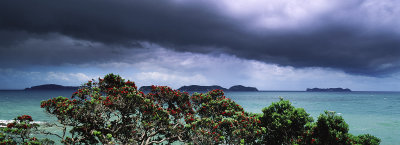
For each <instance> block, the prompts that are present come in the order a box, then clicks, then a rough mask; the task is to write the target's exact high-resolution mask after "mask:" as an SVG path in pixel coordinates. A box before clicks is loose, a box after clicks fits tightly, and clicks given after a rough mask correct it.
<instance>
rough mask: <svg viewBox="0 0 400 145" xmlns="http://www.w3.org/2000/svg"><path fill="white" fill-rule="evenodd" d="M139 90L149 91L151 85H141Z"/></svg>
mask: <svg viewBox="0 0 400 145" xmlns="http://www.w3.org/2000/svg"><path fill="white" fill-rule="evenodd" d="M139 91H142V92H150V91H151V86H141V87H140V88H139Z"/></svg>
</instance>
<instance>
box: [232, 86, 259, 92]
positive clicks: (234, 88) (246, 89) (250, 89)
mask: <svg viewBox="0 0 400 145" xmlns="http://www.w3.org/2000/svg"><path fill="white" fill-rule="evenodd" d="M228 91H236V92H238V91H241V92H257V91H258V89H257V88H255V87H245V86H242V85H236V86H232V87H230V88H229V90H228Z"/></svg>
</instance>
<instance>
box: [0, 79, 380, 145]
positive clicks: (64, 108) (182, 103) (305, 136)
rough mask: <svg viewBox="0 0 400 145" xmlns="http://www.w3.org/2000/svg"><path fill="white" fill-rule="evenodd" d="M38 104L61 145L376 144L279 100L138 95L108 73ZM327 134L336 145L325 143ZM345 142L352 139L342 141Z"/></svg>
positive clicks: (162, 89) (160, 92) (159, 91)
mask: <svg viewBox="0 0 400 145" xmlns="http://www.w3.org/2000/svg"><path fill="white" fill-rule="evenodd" d="M41 107H42V108H44V109H45V110H46V112H48V113H49V114H51V115H54V116H56V117H57V119H58V120H59V122H60V124H62V126H63V134H62V135H58V137H60V138H61V142H62V143H64V144H96V143H101V144H142V145H144V144H158V143H174V142H179V143H189V144H314V143H316V144H326V143H327V144H329V143H333V142H334V143H361V142H363V143H364V142H375V143H376V142H378V143H379V141H380V140H379V139H378V138H376V137H374V136H367V135H365V136H360V137H354V136H351V135H349V134H348V133H347V130H348V129H347V130H346V128H347V124H345V123H344V121H343V120H342V119H340V118H338V117H335V116H334V115H332V114H326V115H325V116H324V115H322V116H321V117H320V118H318V121H317V123H313V120H312V118H311V117H309V114H307V113H306V112H305V111H304V109H301V108H295V107H293V106H291V104H290V102H289V101H285V100H282V99H281V100H280V101H279V102H277V103H273V104H272V105H271V106H269V107H267V108H264V109H263V114H252V113H248V112H245V111H244V109H243V108H242V107H241V106H240V105H239V104H236V103H235V102H234V101H232V100H231V99H229V98H226V97H225V96H224V93H223V91H222V90H213V91H210V92H207V93H204V94H203V93H193V94H192V95H189V94H188V93H186V92H180V91H178V90H173V89H171V88H169V87H166V86H152V88H151V92H149V93H148V94H144V93H143V92H141V91H139V90H138V89H137V87H136V85H135V83H134V82H131V81H129V80H128V81H125V80H124V79H122V78H121V77H120V76H118V75H114V74H108V75H106V76H105V77H104V78H103V79H100V78H99V79H98V80H92V81H89V82H87V83H85V84H84V85H82V86H81V87H80V89H79V90H78V91H77V92H75V93H73V94H72V96H71V98H66V97H56V98H52V99H49V100H46V101H42V102H41ZM335 125H336V126H335ZM343 129H344V130H343ZM332 131H335V132H333V133H335V135H332ZM327 135H329V136H327ZM342 135H343V136H342ZM0 136H1V135H0ZM333 136H336V137H339V138H338V140H339V141H340V142H335V140H332V137H333ZM349 137H350V138H352V139H353V140H357V141H354V142H351V141H348V138H349ZM333 139H335V138H333ZM342 139H343V140H342ZM332 141H333V142H332Z"/></svg>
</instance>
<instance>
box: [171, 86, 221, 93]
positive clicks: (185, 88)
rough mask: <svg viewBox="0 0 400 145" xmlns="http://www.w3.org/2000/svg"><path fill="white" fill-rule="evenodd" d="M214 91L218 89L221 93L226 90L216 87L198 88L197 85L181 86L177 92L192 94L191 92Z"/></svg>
mask: <svg viewBox="0 0 400 145" xmlns="http://www.w3.org/2000/svg"><path fill="white" fill-rule="evenodd" d="M215 89H220V90H223V91H227V90H228V89H226V88H224V87H221V86H217V85H213V86H199V85H190V86H182V87H180V88H179V89H178V90H179V91H185V92H193V91H211V90H215Z"/></svg>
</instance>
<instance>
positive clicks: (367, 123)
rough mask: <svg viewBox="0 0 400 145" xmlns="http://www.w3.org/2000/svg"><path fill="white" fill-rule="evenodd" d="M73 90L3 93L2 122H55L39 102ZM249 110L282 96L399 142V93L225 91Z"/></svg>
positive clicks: (387, 143) (356, 129) (358, 130)
mask: <svg viewBox="0 0 400 145" xmlns="http://www.w3.org/2000/svg"><path fill="white" fill-rule="evenodd" d="M71 94H72V91H0V122H1V121H3V122H4V121H6V120H12V119H13V118H14V117H16V116H18V115H23V114H30V115H31V116H32V117H33V119H34V120H36V121H40V122H54V121H55V120H56V119H55V118H54V117H51V116H49V115H47V114H46V113H45V112H44V111H43V110H42V109H41V108H40V101H41V100H45V99H49V98H52V97H57V96H66V97H69V96H71ZM225 95H226V96H227V97H229V98H232V99H233V100H234V101H235V102H237V103H238V104H240V105H242V106H243V107H244V108H245V110H246V111H249V112H254V113H261V110H262V108H264V107H266V106H269V105H270V104H271V103H272V102H276V101H278V100H279V97H283V98H284V99H288V100H290V101H291V102H292V104H293V105H294V106H295V107H301V108H304V109H305V110H306V111H307V112H308V113H310V115H311V116H312V117H314V120H316V119H317V117H318V116H319V114H321V113H323V112H324V110H329V111H335V112H337V114H338V115H341V116H343V118H344V119H345V121H346V122H347V123H348V124H349V127H350V133H353V134H355V135H358V134H366V133H369V134H372V135H375V136H377V137H379V138H381V139H382V142H381V144H383V145H393V144H399V143H400V138H399V137H400V92H226V93H225Z"/></svg>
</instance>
